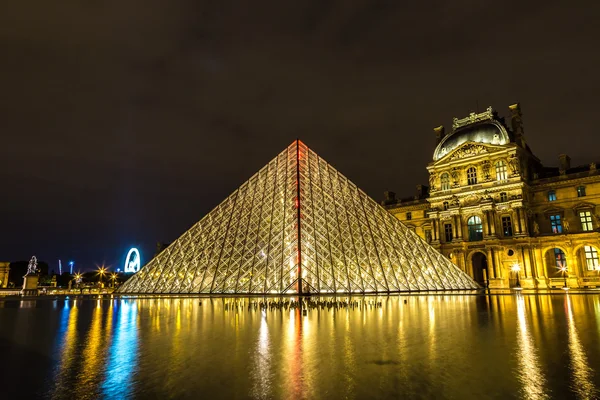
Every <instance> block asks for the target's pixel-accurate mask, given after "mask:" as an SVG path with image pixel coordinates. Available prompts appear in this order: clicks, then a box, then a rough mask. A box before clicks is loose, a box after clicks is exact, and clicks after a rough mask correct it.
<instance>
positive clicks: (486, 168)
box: [481, 160, 490, 181]
mask: <svg viewBox="0 0 600 400" xmlns="http://www.w3.org/2000/svg"><path fill="white" fill-rule="evenodd" d="M481 169H482V171H483V178H484V179H485V180H486V181H489V180H490V162H489V161H487V160H486V161H484V162H483V163H482V164H481Z"/></svg>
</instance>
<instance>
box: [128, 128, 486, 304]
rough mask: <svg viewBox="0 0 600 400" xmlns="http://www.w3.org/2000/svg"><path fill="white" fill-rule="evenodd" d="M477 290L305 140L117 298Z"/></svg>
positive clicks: (210, 215) (153, 262)
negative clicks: (129, 296) (124, 296)
mask: <svg viewBox="0 0 600 400" xmlns="http://www.w3.org/2000/svg"><path fill="white" fill-rule="evenodd" d="M478 287H479V286H478V285H477V283H475V282H474V281H473V280H472V279H471V278H470V277H469V276H468V275H467V274H465V273H464V272H463V271H461V270H460V269H459V268H458V267H457V266H456V265H454V264H453V263H452V262H450V261H449V260H448V259H446V258H445V257H444V256H442V255H441V254H440V253H439V252H438V251H436V250H435V249H434V248H432V247H431V246H430V245H429V244H427V243H426V242H425V241H424V240H423V239H421V238H420V237H419V236H418V235H417V234H416V233H414V232H412V231H411V230H410V229H408V228H407V227H406V226H404V225H403V224H402V223H401V222H400V221H398V220H397V219H396V218H395V217H394V216H393V215H391V214H390V213H389V212H388V211H386V210H385V209H384V208H383V207H381V206H380V205H379V204H377V202H375V201H374V200H373V199H371V198H370V197H369V196H367V195H366V194H365V193H364V192H363V191H362V190H360V189H359V188H358V187H356V185H354V184H353V183H352V182H350V181H349V180H348V179H347V178H346V177H344V176H343V175H342V174H340V173H339V172H338V171H337V170H336V169H334V168H333V167H332V166H331V165H329V164H328V163H327V162H325V160H323V159H322V158H320V157H319V156H318V155H317V154H316V153H315V152H313V151H312V150H310V149H309V148H308V147H307V146H306V145H304V143H302V142H301V141H299V140H297V141H295V142H294V143H292V144H291V145H290V146H289V147H288V148H287V149H286V150H284V151H283V152H281V153H280V154H279V155H278V156H277V157H275V158H274V159H273V160H271V162H269V163H268V164H267V165H266V166H265V167H263V168H262V169H261V170H260V171H259V172H258V173H256V174H255V175H254V176H252V177H251V178H250V179H249V180H248V181H246V182H245V183H244V184H242V185H241V186H240V187H239V188H238V189H237V190H236V191H235V192H233V193H232V194H231V195H230V196H229V197H228V198H226V199H225V200H224V201H223V202H222V203H221V204H219V205H218V206H217V207H216V208H215V209H213V210H212V211H211V212H209V213H208V214H207V215H206V216H204V218H202V219H201V220H200V221H199V222H197V223H196V224H195V225H194V226H192V227H191V228H190V229H189V230H188V231H187V232H185V233H184V234H183V235H182V236H181V237H179V238H178V239H177V240H176V241H175V242H173V243H172V244H171V245H170V246H169V247H167V248H166V249H165V250H164V251H162V252H161V253H160V254H159V255H158V256H156V257H155V258H154V259H152V260H151V261H150V262H149V263H148V264H147V265H145V266H144V267H143V268H142V269H141V270H140V271H139V272H138V273H137V274H135V275H134V276H133V277H131V278H130V279H129V280H128V281H127V282H126V283H125V284H123V286H121V288H120V289H119V292H121V293H173V294H174V293H190V294H192V293H214V294H233V293H236V294H298V293H300V294H305V293H354V292H358V293H373V292H403V291H422V290H451V289H476V288H478Z"/></svg>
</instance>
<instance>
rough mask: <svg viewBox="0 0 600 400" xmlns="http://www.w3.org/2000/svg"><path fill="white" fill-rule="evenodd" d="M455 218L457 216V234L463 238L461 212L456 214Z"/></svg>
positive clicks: (460, 238) (459, 237)
mask: <svg viewBox="0 0 600 400" xmlns="http://www.w3.org/2000/svg"><path fill="white" fill-rule="evenodd" d="M455 218H456V231H457V232H458V235H457V236H458V239H459V240H462V237H463V233H462V218H461V216H460V214H459V215H455Z"/></svg>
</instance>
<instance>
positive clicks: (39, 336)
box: [0, 294, 600, 399]
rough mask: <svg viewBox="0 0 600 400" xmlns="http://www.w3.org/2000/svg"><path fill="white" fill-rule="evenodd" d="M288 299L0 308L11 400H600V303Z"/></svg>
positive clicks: (583, 299) (0, 377) (4, 384)
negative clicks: (301, 303)
mask: <svg viewBox="0 0 600 400" xmlns="http://www.w3.org/2000/svg"><path fill="white" fill-rule="evenodd" d="M281 300H283V301H289V300H293V299H290V298H285V299H276V298H269V299H261V298H212V299H211V298H144V299H132V298H105V299H102V300H95V299H93V300H92V299H90V300H74V299H72V298H71V299H58V300H51V299H46V300H37V301H19V300H12V301H11V300H5V301H2V300H0V365H1V368H2V370H1V371H0V372H1V373H0V398H3V399H4V398H6V399H9V398H19V397H27V398H49V399H96V398H107V399H126V398H140V399H146V398H157V399H167V398H191V399H199V398H207V399H215V398H222V399H234V398H236V399H244V398H257V399H263V398H264V399H269V398H275V399H279V398H282V399H370V398H372V399H381V398H386V397H394V398H415V399H433V398H435V399H445V398H447V399H470V398H478V399H481V398H498V399H510V398H514V399H523V398H525V399H550V398H557V399H566V398H580V399H593V398H598V397H599V396H600V393H599V391H598V388H599V387H600V374H599V373H598V372H599V371H600V295H593V294H556V295H527V294H507V295H491V296H484V295H450V294H440V295H417V296H364V297H363V296H360V297H352V298H338V299H337V302H334V299H329V298H320V299H312V302H313V303H312V305H311V307H310V308H309V309H308V310H307V311H306V313H304V312H303V310H301V309H300V308H297V307H290V306H289V304H288V305H283V306H282V303H281ZM258 302H263V305H264V302H267V303H266V304H267V308H266V309H265V308H264V307H261V306H260V304H259V303H258ZM5 396H6V397H5Z"/></svg>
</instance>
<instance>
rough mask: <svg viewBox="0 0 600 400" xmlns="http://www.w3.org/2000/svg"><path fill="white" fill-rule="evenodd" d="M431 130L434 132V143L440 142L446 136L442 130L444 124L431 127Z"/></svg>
mask: <svg viewBox="0 0 600 400" xmlns="http://www.w3.org/2000/svg"><path fill="white" fill-rule="evenodd" d="M433 131H434V132H435V144H440V142H441V141H442V139H444V137H445V136H446V133H445V132H444V125H440V126H438V127H437V128H433Z"/></svg>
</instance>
